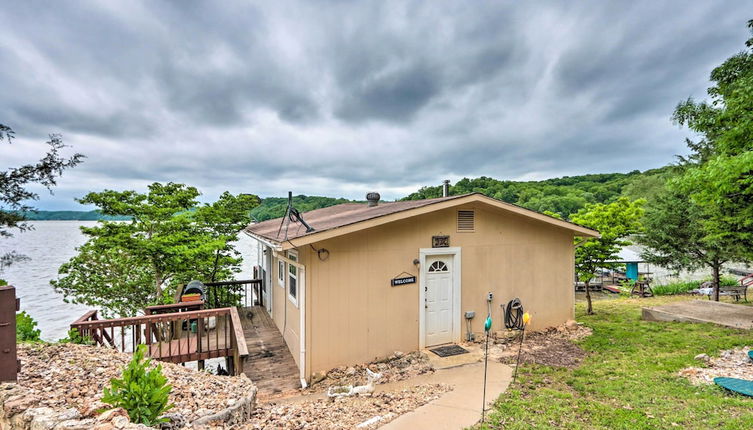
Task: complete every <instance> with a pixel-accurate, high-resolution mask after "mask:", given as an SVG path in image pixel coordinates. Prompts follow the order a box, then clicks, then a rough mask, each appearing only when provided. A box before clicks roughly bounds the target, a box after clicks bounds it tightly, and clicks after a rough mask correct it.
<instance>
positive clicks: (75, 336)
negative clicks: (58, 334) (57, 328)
mask: <svg viewBox="0 0 753 430" xmlns="http://www.w3.org/2000/svg"><path fill="white" fill-rule="evenodd" d="M58 342H59V343H73V344H76V345H94V339H92V338H91V337H90V336H81V333H79V331H78V329H77V328H72V329H70V330H68V333H67V336H66V337H64V338H63V339H60V340H59V341H58Z"/></svg>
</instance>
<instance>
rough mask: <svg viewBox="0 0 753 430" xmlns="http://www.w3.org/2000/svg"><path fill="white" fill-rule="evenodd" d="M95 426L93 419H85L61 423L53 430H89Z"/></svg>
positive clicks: (95, 422)
mask: <svg viewBox="0 0 753 430" xmlns="http://www.w3.org/2000/svg"><path fill="white" fill-rule="evenodd" d="M96 424H97V421H96V420H95V419H94V418H86V419H83V420H79V419H72V420H66V421H61V422H59V423H58V424H57V425H56V426H55V430H89V429H90V428H92V427H94V426H95V425H96Z"/></svg>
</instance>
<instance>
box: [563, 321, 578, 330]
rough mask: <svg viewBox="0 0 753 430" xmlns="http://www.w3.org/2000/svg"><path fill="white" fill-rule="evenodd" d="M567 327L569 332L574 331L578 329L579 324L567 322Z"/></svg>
mask: <svg viewBox="0 0 753 430" xmlns="http://www.w3.org/2000/svg"><path fill="white" fill-rule="evenodd" d="M565 327H566V328H567V329H568V330H574V329H576V328H578V323H577V322H576V321H575V320H568V321H567V322H566V323H565Z"/></svg>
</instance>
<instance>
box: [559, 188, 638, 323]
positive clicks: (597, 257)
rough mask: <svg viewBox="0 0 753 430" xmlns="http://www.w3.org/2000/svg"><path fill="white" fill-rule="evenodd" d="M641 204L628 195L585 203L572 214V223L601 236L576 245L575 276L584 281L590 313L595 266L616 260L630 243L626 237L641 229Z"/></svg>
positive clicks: (599, 266) (607, 265) (597, 267)
mask: <svg viewBox="0 0 753 430" xmlns="http://www.w3.org/2000/svg"><path fill="white" fill-rule="evenodd" d="M644 203H645V201H644V200H636V201H634V202H631V201H630V200H628V198H627V197H620V198H619V199H617V200H616V201H615V202H613V203H609V204H601V203H596V204H592V205H587V206H586V207H585V208H583V209H581V210H580V211H578V213H576V214H575V215H574V216H573V217H572V220H573V222H574V223H576V224H579V225H582V226H584V227H588V228H592V229H594V230H597V231H598V232H599V233H600V235H601V237H599V238H592V239H588V240H587V241H586V242H584V243H582V244H580V245H579V246H578V247H577V248H575V272H576V275H577V276H578V279H579V280H581V281H582V282H585V283H586V298H587V300H588V311H589V313H590V312H591V310H592V307H591V295H590V292H589V288H588V283H589V282H590V281H591V278H593V276H594V273H596V271H597V270H598V269H601V268H603V267H609V266H610V264H609V263H607V262H608V261H610V260H615V259H617V253H618V252H619V251H620V249H621V248H622V247H623V246H627V245H630V243H631V242H630V241H628V240H626V238H627V237H628V236H630V235H632V234H635V233H638V232H639V231H640V230H641V224H640V219H641V217H642V216H643V208H642V206H643V204H644ZM578 242H579V240H577V239H576V243H578Z"/></svg>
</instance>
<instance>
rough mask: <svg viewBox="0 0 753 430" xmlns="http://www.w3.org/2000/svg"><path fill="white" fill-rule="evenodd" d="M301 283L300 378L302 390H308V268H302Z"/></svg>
mask: <svg viewBox="0 0 753 430" xmlns="http://www.w3.org/2000/svg"><path fill="white" fill-rule="evenodd" d="M300 273H301V276H300V277H301V281H302V282H301V283H300V286H301V288H300V291H299V294H300V297H299V299H300V300H299V302H298V303H299V305H300V307H299V309H300V315H299V316H300V322H301V330H300V331H301V338H300V342H301V345H300V348H299V349H300V354H301V355H300V359H299V360H300V366H298V367H299V369H300V376H301V388H306V386H307V384H306V268H305V267H304V268H301V270H300Z"/></svg>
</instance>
